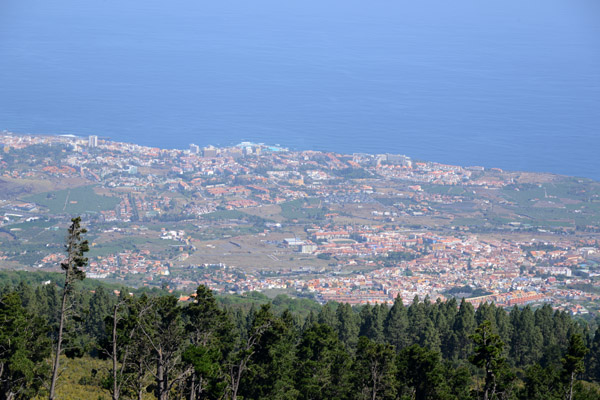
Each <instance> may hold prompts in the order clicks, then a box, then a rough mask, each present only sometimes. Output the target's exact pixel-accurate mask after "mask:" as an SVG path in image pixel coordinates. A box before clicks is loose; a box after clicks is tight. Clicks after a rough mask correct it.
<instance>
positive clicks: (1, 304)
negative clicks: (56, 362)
mask: <svg viewBox="0 0 600 400" xmlns="http://www.w3.org/2000/svg"><path fill="white" fill-rule="evenodd" d="M21 303H22V299H21V298H20V297H19V295H18V294H17V293H15V292H9V293H6V294H4V295H3V296H2V298H1V299H0V400H12V399H31V398H33V397H35V395H36V394H37V393H38V390H39V389H40V386H41V385H40V384H41V382H42V379H43V376H44V375H46V374H47V373H48V365H47V364H46V361H45V359H46V357H47V356H48V355H50V342H49V340H48V338H47V328H46V326H45V324H44V322H43V321H42V320H41V318H40V317H38V316H36V315H34V314H33V313H32V312H30V311H29V310H26V309H25V308H24V307H23V306H22V304H21Z"/></svg>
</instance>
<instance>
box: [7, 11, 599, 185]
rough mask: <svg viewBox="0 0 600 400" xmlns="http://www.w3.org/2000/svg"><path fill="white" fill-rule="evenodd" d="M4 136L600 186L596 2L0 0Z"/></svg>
mask: <svg viewBox="0 0 600 400" xmlns="http://www.w3.org/2000/svg"><path fill="white" fill-rule="evenodd" d="M0 61H1V66H0V130H4V129H5V130H10V131H14V132H20V133H41V134H66V133H69V134H76V135H82V136H85V135H89V134H95V135H99V136H103V137H110V138H112V139H113V140H118V141H126V142H135V143H140V144H145V145H151V146H159V147H167V148H188V146H189V144H190V143H196V144H199V145H208V144H212V145H231V144H236V143H238V142H240V141H244V140H251V141H255V142H264V143H269V144H281V145H282V146H287V147H290V148H292V149H316V150H331V151H337V152H342V153H353V152H369V153H400V154H406V155H409V156H411V157H413V159H420V160H432V161H439V162H443V163H452V164H459V165H482V166H487V167H500V168H504V169H507V170H528V171H547V172H554V173H559V174H566V175H576V176H584V177H589V178H593V179H597V180H600V157H599V156H598V153H599V152H600V3H599V2H598V1H597V0H528V1H523V0H491V1H481V0H477V1H475V0H454V1H443V0H419V1H406V0H370V1H367V0H360V1H359V0H302V1H293V0H291V1H281V0H278V1H275V0H253V1H248V0H219V1H214V0H174V1H156V0H127V1H123V0H85V1H81V0H52V1H48V0H2V1H1V2H0Z"/></svg>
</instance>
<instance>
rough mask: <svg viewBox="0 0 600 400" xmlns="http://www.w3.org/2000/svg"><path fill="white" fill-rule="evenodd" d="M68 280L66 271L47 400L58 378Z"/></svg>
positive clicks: (50, 399) (53, 393) (51, 398)
mask: <svg viewBox="0 0 600 400" xmlns="http://www.w3.org/2000/svg"><path fill="white" fill-rule="evenodd" d="M68 281H69V276H68V273H67V276H66V277H65V288H64V289H63V298H62V305H61V307H60V323H59V325H58V341H57V343H56V354H55V355H54V365H53V367H52V381H51V382H50V395H49V396H48V399H49V400H54V399H55V398H56V397H55V396H56V395H55V392H56V381H57V380H58V369H59V366H60V363H59V360H60V353H61V351H62V349H61V345H62V335H63V327H64V324H65V310H66V308H67V296H68V291H67V284H68Z"/></svg>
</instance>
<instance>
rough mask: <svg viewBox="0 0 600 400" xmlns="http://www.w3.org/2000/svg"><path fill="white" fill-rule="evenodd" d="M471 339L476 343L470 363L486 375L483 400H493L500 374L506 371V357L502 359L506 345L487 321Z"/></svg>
mask: <svg viewBox="0 0 600 400" xmlns="http://www.w3.org/2000/svg"><path fill="white" fill-rule="evenodd" d="M471 339H473V342H475V354H473V355H472V356H471V357H469V361H471V363H473V365H475V366H476V367H479V368H483V371H484V373H485V386H484V389H483V400H488V399H493V398H495V397H494V396H495V394H496V388H497V386H498V381H499V378H500V373H501V372H502V370H503V369H504V357H502V352H503V349H504V343H502V341H501V340H500V336H499V335H498V334H497V333H495V332H494V331H493V330H492V324H491V322H490V321H487V320H486V321H483V322H482V323H481V324H480V325H479V326H478V327H477V329H476V330H475V333H474V334H473V335H472V336H471Z"/></svg>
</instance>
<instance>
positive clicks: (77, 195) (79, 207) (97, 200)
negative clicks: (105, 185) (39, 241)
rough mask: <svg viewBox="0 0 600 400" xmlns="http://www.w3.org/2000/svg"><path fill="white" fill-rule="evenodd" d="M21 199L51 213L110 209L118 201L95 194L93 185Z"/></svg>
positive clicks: (80, 212) (115, 198)
mask: <svg viewBox="0 0 600 400" xmlns="http://www.w3.org/2000/svg"><path fill="white" fill-rule="evenodd" d="M21 200H23V201H26V202H30V203H36V204H38V205H40V206H42V207H44V208H47V209H48V211H49V212H50V213H51V214H71V215H76V214H82V213H88V212H98V211H104V210H112V209H114V208H115V207H116V206H117V204H119V202H120V199H119V198H118V197H110V196H100V195H98V194H96V193H95V192H94V187H93V186H81V187H76V188H73V189H65V190H58V191H53V192H46V193H39V194H35V195H32V196H26V197H23V198H22V199H21Z"/></svg>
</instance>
